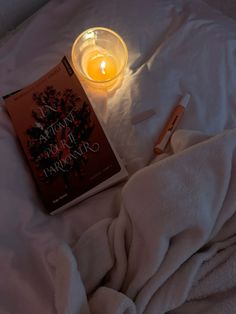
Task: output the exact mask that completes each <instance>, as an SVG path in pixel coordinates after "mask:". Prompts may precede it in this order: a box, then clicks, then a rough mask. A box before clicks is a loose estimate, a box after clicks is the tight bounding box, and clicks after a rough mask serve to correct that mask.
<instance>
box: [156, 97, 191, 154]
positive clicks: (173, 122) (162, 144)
mask: <svg viewBox="0 0 236 314" xmlns="http://www.w3.org/2000/svg"><path fill="white" fill-rule="evenodd" d="M189 100H190V95H189V94H186V95H185V96H184V97H182V99H181V100H180V102H179V103H178V105H177V106H175V108H174V110H173V111H172V113H171V115H170V117H169V119H168V120H167V123H166V124H165V126H164V128H163V130H162V132H161V134H160V136H159V138H158V140H157V142H156V144H155V146H154V153H155V154H161V153H163V152H164V150H165V148H166V146H167V144H168V143H169V140H170V138H171V135H172V134H173V133H174V131H175V129H176V127H177V125H178V123H179V121H180V119H181V118H182V116H183V114H184V111H185V108H186V107H187V105H188V103H189Z"/></svg>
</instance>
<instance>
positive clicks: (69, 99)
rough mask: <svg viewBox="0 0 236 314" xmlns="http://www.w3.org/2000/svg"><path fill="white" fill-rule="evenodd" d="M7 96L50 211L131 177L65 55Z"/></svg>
mask: <svg viewBox="0 0 236 314" xmlns="http://www.w3.org/2000/svg"><path fill="white" fill-rule="evenodd" d="M4 100H5V103H6V109H7V111H8V113H9V115H10V118H11V120H12V123H13V126H14V128H15V131H16V135H17V137H18V138H19V140H20V144H21V146H22V149H23V151H24V153H25V156H26V159H27V161H28V163H29V167H30V169H31V172H32V175H33V177H34V180H35V182H36V186H37V188H38V191H39V194H40V196H41V199H42V202H43V203H44V206H45V208H46V210H47V211H48V212H49V213H50V214H55V213H58V212H59V211H61V210H63V209H66V208H68V207H70V206H72V205H74V204H76V203H77V202H80V201H82V200H84V199H85V198H88V197H89V196H91V195H93V194H95V193H97V192H100V191H101V190H104V189H106V188H108V187H109V186H111V185H113V184H115V183H117V182H119V181H121V180H123V179H125V178H126V177H127V172H126V170H125V167H124V166H123V164H122V162H121V160H120V158H119V156H118V154H117V152H116V151H115V149H114V147H113V145H112V144H111V142H110V140H109V138H108V136H107V134H106V133H105V131H104V128H103V127H102V125H101V123H100V122H99V120H98V117H97V116H96V114H95V111H94V109H93V107H92V105H91V103H90V101H89V99H88V97H87V95H86V93H85V91H84V89H83V87H82V85H81V84H80V82H79V80H78V78H77V77H76V75H75V73H74V71H73V69H72V67H71V65H70V63H69V62H68V60H67V59H66V58H65V57H64V58H63V59H62V61H61V62H60V63H59V64H58V65H57V66H56V67H54V68H53V69H52V70H50V71H49V72H48V73H47V74H45V75H44V76H43V77H41V78H40V79H39V80H37V81H36V82H34V83H33V84H31V85H29V86H27V87H26V88H24V89H22V90H20V91H18V92H15V93H14V94H11V95H8V96H5V97H4Z"/></svg>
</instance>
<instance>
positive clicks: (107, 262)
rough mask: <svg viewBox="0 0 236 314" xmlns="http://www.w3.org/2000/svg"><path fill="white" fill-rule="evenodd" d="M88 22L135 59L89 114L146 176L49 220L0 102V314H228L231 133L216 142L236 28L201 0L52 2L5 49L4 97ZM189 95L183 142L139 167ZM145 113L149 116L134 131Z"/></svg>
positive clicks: (230, 94)
mask: <svg viewBox="0 0 236 314" xmlns="http://www.w3.org/2000/svg"><path fill="white" fill-rule="evenodd" d="M140 13H142V14H140ZM95 25H98V26H106V27H110V28H112V29H114V30H115V31H117V32H118V33H119V34H120V35H121V36H122V37H123V38H124V40H125V42H126V43H127V46H128V49H129V64H128V69H127V74H126V76H125V80H124V82H123V85H122V86H121V88H120V89H119V90H118V91H117V92H116V93H115V95H113V97H110V96H109V95H108V96H109V97H107V98H104V99H103V100H101V99H98V98H97V97H96V95H93V104H94V106H95V107H96V110H97V112H98V113H99V114H101V117H102V119H103V121H104V123H105V125H106V128H107V131H108V132H109V134H110V135H111V137H112V141H113V142H114V145H115V146H116V148H117V149H118V151H119V153H120V155H121V156H122V157H123V158H124V159H125V161H126V162H127V165H128V169H129V171H130V173H132V172H136V171H137V170H139V169H140V172H137V174H135V175H134V177H133V178H132V177H131V180H130V181H129V182H128V183H127V185H126V186H125V188H124V189H123V190H122V191H121V188H122V187H121V186H115V187H113V188H112V189H109V190H107V191H104V192H103V193H100V194H98V195H96V196H94V197H92V198H90V199H88V200H86V201H85V202H83V203H81V204H77V205H76V206H74V208H72V209H70V210H67V211H65V212H64V213H62V214H60V215H58V216H55V217H49V216H48V215H46V214H44V212H43V210H42V204H41V202H40V199H39V197H38V194H37V193H36V190H35V186H34V183H33V180H32V178H31V175H30V172H29V169H28V167H27V164H26V163H25V160H24V158H23V156H22V154H21V152H20V147H19V145H18V142H17V140H16V137H15V133H14V131H13V128H12V125H11V123H10V120H9V118H8V116H7V114H6V112H5V110H4V103H3V102H0V269H1V274H0V313H1V314H2V313H4V314H6V313H11V314H12V313H20V314H21V313H22V314H28V313H30V314H31V313H34V314H42V313H43V314H52V313H53V314H54V313H57V314H58V313H59V314H65V313H69V314H74V313H82V314H84V313H86V311H87V312H88V313H89V311H90V312H91V313H92V314H93V313H96V312H97V311H100V312H101V313H109V314H114V313H115V314H117V313H124V312H125V311H124V309H125V308H127V309H129V310H127V311H133V312H134V313H135V312H138V313H142V312H144V313H147V314H150V313H155V314H156V313H163V312H165V311H176V313H178V314H179V313H181V314H183V313H194V311H195V313H199V312H203V313H207V314H208V313H214V314H215V313H217V314H218V313H224V314H225V313H227V314H232V313H234V310H232V308H233V307H234V304H235V296H234V290H233V288H232V287H233V286H234V278H235V274H234V271H235V264H234V246H233V243H234V238H233V234H234V229H235V224H234V218H233V217H234V216H233V214H234V208H233V205H234V204H233V197H234V195H233V193H234V192H233V189H234V184H235V183H234V181H235V178H234V174H235V170H234V164H235V162H234V154H233V150H234V141H235V131H234V130H232V131H226V133H223V132H224V130H225V129H234V128H235V127H236V105H235V104H236V71H235V68H236V22H235V21H234V20H232V19H229V18H227V17H225V16H223V15H222V14H220V13H219V12H217V11H215V10H212V9H211V8H210V7H209V6H208V5H206V4H205V3H204V2H202V1H200V0H197V1H193V0H175V1H173V0H150V1H143V0H131V1H117V0H109V1H108V0H69V1H67V0H52V1H50V2H49V4H48V5H47V6H45V7H44V8H43V9H42V10H41V11H40V12H39V14H37V15H36V16H35V17H34V18H33V19H32V20H31V21H29V22H28V24H27V25H25V27H23V28H22V29H21V30H20V31H19V32H17V33H16V34H15V35H14V36H13V37H11V39H10V40H9V41H8V42H7V43H6V44H5V45H2V47H1V48H0V94H1V95H4V94H7V93H10V92H12V91H13V90H16V89H18V88H21V87H23V86H25V85H27V84H29V83H31V82H32V81H33V80H35V79H36V78H38V77H39V76H41V75H43V74H45V72H46V71H48V70H49V69H50V68H51V67H52V66H54V65H55V64H56V63H57V62H58V61H59V60H60V59H61V57H62V56H63V55H64V54H70V49H71V45H72V43H73V41H74V39H75V38H76V36H77V35H78V34H79V33H80V32H82V31H83V30H84V29H86V28H88V27H91V26H95ZM0 46H1V45H0ZM186 92H189V93H190V94H191V101H190V104H189V107H188V108H187V110H186V113H185V115H184V117H183V119H182V121H181V124H180V125H179V129H186V130H188V131H178V132H177V133H176V134H175V136H174V138H173V143H172V144H173V145H172V151H170V153H171V154H173V156H171V157H168V158H166V159H163V160H161V161H158V162H156V163H153V164H152V165H150V166H148V167H147V168H144V169H143V170H142V169H141V168H142V167H144V166H147V165H148V163H149V161H150V160H151V159H152V158H153V154H152V150H153V144H154V141H155V139H156V137H157V136H158V134H159V133H160V130H161V129H162V127H163V125H164V123H165V121H166V119H167V117H168V116H169V114H170V111H171V110H172V109H173V106H174V105H175V104H176V102H177V100H178V99H179V98H180V97H181V95H183V94H184V93H186ZM102 101H104V104H103V105H104V106H101V105H102ZM103 108H104V109H105V110H104V111H102V109H103ZM147 109H153V110H154V111H155V112H156V114H155V115H154V116H153V117H152V118H150V119H149V120H146V121H144V122H143V123H140V124H138V125H135V126H134V125H132V124H131V119H132V117H133V116H134V115H136V114H138V113H141V112H143V111H145V110H147ZM191 130H192V131H191ZM214 134H219V135H218V136H216V137H213V135H214ZM197 143H199V144H197ZM185 148H187V149H185ZM162 157H165V156H162ZM230 179H231V181H229V180H230ZM231 216H232V218H230V217H231ZM226 221H227V222H226ZM224 222H226V223H225V224H224ZM170 239H171V240H170ZM206 244H207V245H206ZM206 260H207V261H206ZM211 270H212V271H211ZM221 274H227V276H226V275H225V278H223V276H222V275H221ZM228 278H229V279H228ZM218 279H220V280H218ZM224 280H225V281H224ZM181 304H182V305H181ZM178 306H180V308H179V309H178V310H177V307H178ZM153 308H154V309H153ZM217 311H218V312H217ZM128 313H129V312H128Z"/></svg>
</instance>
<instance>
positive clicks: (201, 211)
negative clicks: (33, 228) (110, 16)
mask: <svg viewBox="0 0 236 314" xmlns="http://www.w3.org/2000/svg"><path fill="white" fill-rule="evenodd" d="M235 137H236V129H234V130H229V131H226V132H224V133H222V134H220V135H217V136H215V137H213V138H208V137H206V136H203V135H202V134H201V133H199V132H186V131H179V132H177V133H176V134H175V136H174V138H173V146H174V150H175V151H178V152H177V153H176V155H174V156H172V157H169V158H166V159H164V160H161V161H159V162H155V163H153V164H152V165H150V166H148V167H146V168H144V169H143V170H141V171H139V172H138V173H136V174H135V175H134V176H133V177H132V178H131V180H130V181H129V182H128V183H127V184H126V186H125V187H124V188H123V190H122V196H121V209H120V212H119V215H118V216H117V218H116V219H113V220H111V219H105V220H102V221H100V222H99V223H97V224H95V225H94V226H93V227H91V228H90V229H88V230H87V232H85V233H84V234H83V235H82V237H81V238H80V239H79V240H78V242H77V243H76V244H75V246H74V248H73V254H74V256H75V258H73V257H72V252H70V251H68V249H65V248H62V247H60V248H59V249H57V250H56V251H55V252H53V253H51V263H52V265H53V267H54V269H56V280H55V282H56V283H59V284H58V287H57V289H56V291H58V293H56V295H55V299H56V304H57V306H58V309H60V310H61V311H60V310H59V311H58V313H71V314H74V313H93V314H110V313H113V314H118V313H119V314H121V313H122V314H123V313H126V314H131V313H148V314H152V313H153V314H154V313H155V314H161V313H166V312H168V311H171V310H173V312H171V313H191V314H193V313H200V312H203V313H208V314H210V313H212V314H213V313H214V314H216V313H224V314H226V313H234V309H235V307H236V291H235V289H234V287H235V285H236V272H235V263H236V231H235V226H236V206H235V204H236V193H235V190H236V143H235ZM198 142H200V143H198ZM75 259H76V262H77V264H78V270H79V272H80V274H81V277H82V281H83V283H82V281H81V279H80V277H79V275H78V271H77V270H76V269H75V266H74V264H75ZM62 263H64V266H63V265H62ZM57 270H58V271H57ZM68 287H70V289H68ZM84 290H85V291H86V293H87V295H88V299H87V298H86V296H85V293H84ZM72 295H73V297H72ZM62 296H63V298H62ZM76 296H77V297H76ZM186 301H188V302H186ZM87 302H88V304H89V305H87ZM184 302H186V303H184ZM183 303H184V305H182V304H183ZM180 305H182V306H181V307H180V308H178V307H179V306H180ZM176 308H178V309H177V310H176ZM62 309H63V310H62ZM79 309H83V310H81V311H79Z"/></svg>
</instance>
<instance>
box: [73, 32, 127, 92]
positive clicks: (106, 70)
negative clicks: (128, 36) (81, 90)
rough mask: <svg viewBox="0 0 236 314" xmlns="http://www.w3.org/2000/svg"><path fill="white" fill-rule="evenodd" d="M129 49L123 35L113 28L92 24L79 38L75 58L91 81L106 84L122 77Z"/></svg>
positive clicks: (79, 70) (80, 71)
mask: <svg viewBox="0 0 236 314" xmlns="http://www.w3.org/2000/svg"><path fill="white" fill-rule="evenodd" d="M127 59H128V51H127V47H126V45H125V43H124V41H123V40H122V39H121V37H120V36H119V35H118V34H116V33H115V32H113V31H112V30H110V29H107V28H103V27H96V28H91V29H88V30H86V31H85V32H83V33H82V34H81V35H79V37H78V38H77V39H76V40H75V42H74V44H73V47H72V62H73V65H74V68H75V70H76V72H77V74H78V75H79V77H80V78H81V79H83V80H85V81H86V83H87V84H90V85H93V86H96V87H100V88H105V87H110V86H114V84H115V83H116V82H117V81H118V80H119V79H121V78H122V75H123V72H124V69H125V66H126V64H127Z"/></svg>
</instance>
